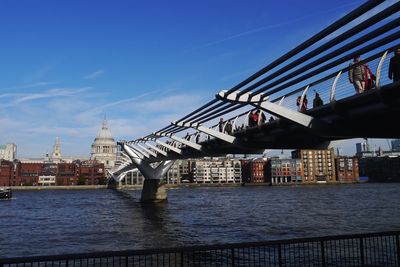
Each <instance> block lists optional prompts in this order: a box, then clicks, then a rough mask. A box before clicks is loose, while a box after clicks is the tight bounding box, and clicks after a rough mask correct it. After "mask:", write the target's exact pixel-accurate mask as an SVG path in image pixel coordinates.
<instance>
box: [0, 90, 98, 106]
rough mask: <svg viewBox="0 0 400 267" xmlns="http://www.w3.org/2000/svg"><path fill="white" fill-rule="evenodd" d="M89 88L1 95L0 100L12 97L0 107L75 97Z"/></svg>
mask: <svg viewBox="0 0 400 267" xmlns="http://www.w3.org/2000/svg"><path fill="white" fill-rule="evenodd" d="M90 88H91V87H84V88H53V89H50V90H47V91H45V92H40V93H30V94H12V93H11V94H3V95H0V98H2V97H3V98H5V97H14V99H13V100H12V101H10V102H9V103H7V104H5V105H0V107H10V106H15V105H18V104H21V103H24V102H27V101H32V100H38V99H43V98H55V97H60V96H71V95H76V94H79V93H82V92H85V91H87V90H89V89H90Z"/></svg>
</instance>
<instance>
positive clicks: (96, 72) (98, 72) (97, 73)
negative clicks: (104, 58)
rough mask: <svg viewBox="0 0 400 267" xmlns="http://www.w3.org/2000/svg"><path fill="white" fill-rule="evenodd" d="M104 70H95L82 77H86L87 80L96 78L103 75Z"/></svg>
mask: <svg viewBox="0 0 400 267" xmlns="http://www.w3.org/2000/svg"><path fill="white" fill-rule="evenodd" d="M103 73H104V70H96V71H94V72H92V73H90V74H88V75H85V76H84V77H83V78H84V79H87V80H93V79H96V78H98V77H100V76H101V75H103Z"/></svg>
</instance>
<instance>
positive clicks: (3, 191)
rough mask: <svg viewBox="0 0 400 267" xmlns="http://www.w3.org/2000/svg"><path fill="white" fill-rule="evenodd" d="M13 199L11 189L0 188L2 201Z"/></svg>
mask: <svg viewBox="0 0 400 267" xmlns="http://www.w3.org/2000/svg"><path fill="white" fill-rule="evenodd" d="M11 197H12V192H11V188H9V187H0V199H8V198H11Z"/></svg>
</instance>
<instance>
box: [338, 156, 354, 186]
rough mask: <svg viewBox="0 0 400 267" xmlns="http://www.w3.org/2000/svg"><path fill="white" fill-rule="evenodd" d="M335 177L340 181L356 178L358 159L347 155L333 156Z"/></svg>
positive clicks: (347, 181)
mask: <svg viewBox="0 0 400 267" xmlns="http://www.w3.org/2000/svg"><path fill="white" fill-rule="evenodd" d="M335 167H336V177H337V180H338V181H339V182H341V183H351V182H354V181H356V180H358V159H357V158H349V157H337V158H335Z"/></svg>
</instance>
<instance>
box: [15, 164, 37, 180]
mask: <svg viewBox="0 0 400 267" xmlns="http://www.w3.org/2000/svg"><path fill="white" fill-rule="evenodd" d="M42 169H43V163H18V166H17V170H18V174H17V175H18V177H19V184H18V185H37V184H38V181H39V175H41V174H42Z"/></svg>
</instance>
